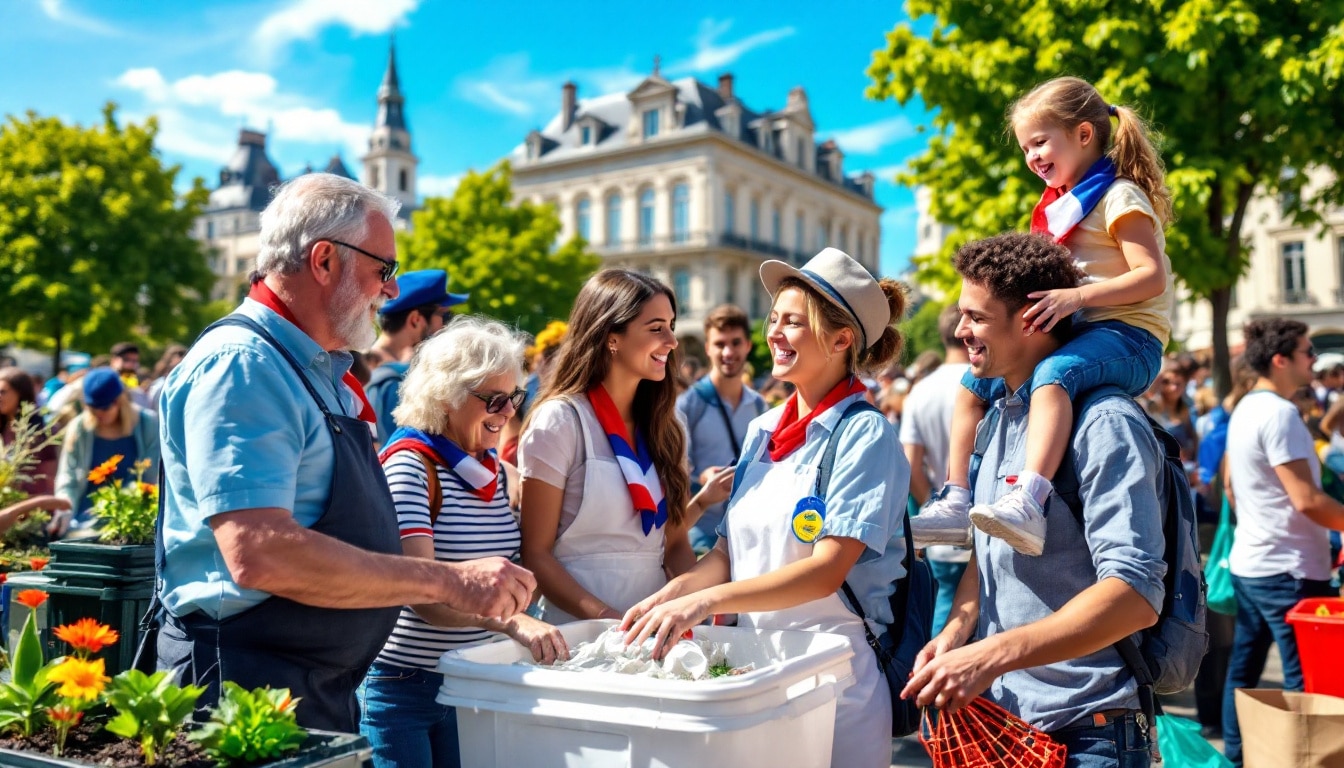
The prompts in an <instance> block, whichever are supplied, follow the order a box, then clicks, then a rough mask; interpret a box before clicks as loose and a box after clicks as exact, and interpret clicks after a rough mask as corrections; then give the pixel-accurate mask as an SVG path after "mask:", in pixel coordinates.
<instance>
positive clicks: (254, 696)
mask: <svg viewBox="0 0 1344 768" xmlns="http://www.w3.org/2000/svg"><path fill="white" fill-rule="evenodd" d="M18 599H19V602H20V604H22V605H24V606H26V607H28V608H29V614H28V618H27V620H26V621H25V623H24V627H23V630H22V631H21V633H20V635H19V640H18V642H17V643H15V649H14V654H13V663H12V665H11V666H10V675H9V679H7V680H4V681H2V682H0V764H3V765H6V766H15V768H58V767H59V768H76V767H84V766H90V767H91V766H98V767H100V768H107V767H108V766H111V767H112V768H140V766H173V767H174V768H233V767H234V766H256V767H257V768H260V767H261V766H266V767H267V768H300V767H301V766H311V765H319V764H320V765H323V766H328V767H329V768H358V767H359V766H361V765H362V764H363V763H364V760H365V758H366V756H367V754H368V753H369V748H368V742H367V741H366V740H365V739H364V738H363V737H362V736H356V735H353V734H340V733H320V732H308V731H305V730H304V729H302V728H300V727H299V725H298V723H297V722H296V720H295V716H294V710H295V707H296V705H297V701H296V700H294V699H292V698H290V695H289V691H287V690H271V689H269V688H258V689H256V690H253V691H248V690H245V689H243V688H240V687H239V686H237V685H234V684H233V683H229V682H226V683H224V691H223V696H222V697H221V700H220V703H219V705H218V706H217V707H215V708H214V709H212V710H211V711H210V713H209V719H208V720H207V721H206V722H205V723H204V724H202V725H201V726H200V727H199V728H196V729H194V730H193V729H191V728H190V725H189V722H188V721H189V718H190V717H191V715H192V713H193V711H194V710H195V704H196V699H197V698H198V697H199V696H200V695H201V693H202V692H203V690H204V689H203V688H199V687H197V686H193V685H188V686H178V685H174V684H173V683H172V682H171V681H170V680H169V679H168V675H167V673H166V672H156V673H154V674H152V675H146V674H145V673H143V672H140V671H139V670H135V669H131V670H127V671H125V672H121V673H118V674H117V675H115V676H112V677H109V676H108V675H107V674H106V669H105V666H104V663H103V659H102V658H99V657H98V656H97V654H98V653H99V652H101V651H103V650H104V649H105V648H106V647H107V646H109V645H114V644H116V643H117V642H118V640H119V639H120V638H119V636H118V633H117V631H116V630H114V629H112V628H111V627H109V626H107V625H106V624H101V623H99V622H97V621H94V620H93V619H90V618H83V619H80V620H79V621H76V622H74V623H73V624H67V625H63V626H59V627H57V628H56V629H55V630H54V634H55V636H56V637H57V638H58V639H60V640H61V641H62V642H63V643H65V644H66V645H68V646H69V653H67V654H66V655H64V656H57V657H55V658H52V659H51V660H49V661H45V662H44V657H43V653H42V643H41V641H40V640H39V638H38V630H37V622H36V619H35V615H36V609H37V608H38V607H39V606H41V605H42V603H43V602H44V601H45V600H46V599H47V595H46V594H44V593H43V592H41V591H40V590H27V591H24V592H23V593H21V594H20V595H19V598H18Z"/></svg>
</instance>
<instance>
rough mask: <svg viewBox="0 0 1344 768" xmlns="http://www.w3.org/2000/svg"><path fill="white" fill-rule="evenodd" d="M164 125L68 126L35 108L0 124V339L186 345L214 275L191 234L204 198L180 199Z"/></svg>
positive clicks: (201, 194) (199, 188)
mask: <svg viewBox="0 0 1344 768" xmlns="http://www.w3.org/2000/svg"><path fill="white" fill-rule="evenodd" d="M157 133H158V124H157V122H156V121H155V119H154V118H152V117H151V118H150V119H149V120H147V121H146V122H145V124H144V125H135V124H128V125H125V126H121V125H118V123H117V120H116V106H115V105H113V104H110V103H109V104H108V105H107V106H106V107H104V108H103V122H102V124H101V125H97V126H92V127H88V128H85V127H82V126H78V125H73V126H72V125H65V124H64V123H62V122H61V121H60V120H58V119H56V118H52V117H39V116H38V115H37V114H36V113H34V112H29V113H28V114H27V115H26V117H24V118H22V119H21V118H19V117H16V116H10V117H9V118H8V121H7V122H6V123H5V124H4V125H3V126H0V296H3V299H4V300H3V301H0V329H3V330H0V340H4V341H8V342H15V343H19V344H24V345H31V346H37V347H40V348H46V349H52V350H53V351H54V353H55V355H56V357H57V359H59V355H60V351H61V349H63V348H69V347H82V348H85V349H90V350H96V351H99V352H101V351H103V350H106V349H107V348H108V347H110V346H111V345H112V344H114V343H116V342H117V341H120V340H124V339H138V340H141V341H146V342H151V343H152V342H154V341H155V340H159V341H167V340H175V339H185V338H188V336H187V333H188V332H189V331H190V330H192V329H195V328H199V327H200V326H201V325H202V323H203V321H204V319H205V318H203V317H201V315H202V313H203V312H204V309H205V304H204V302H203V301H202V299H203V297H205V296H207V295H208V294H209V291H210V286H211V285H212V284H213V282H214V276H213V274H212V273H211V272H210V268H209V265H208V264H207V262H206V258H205V255H204V253H203V250H202V247H201V245H200V244H199V243H198V242H197V241H195V240H193V239H192V238H191V237H190V236H189V235H188V232H189V230H190V228H191V226H192V224H193V223H194V221H195V219H196V217H197V216H198V215H199V214H200V212H201V208H202V206H203V205H204V204H205V202H206V199H207V197H208V193H207V192H206V190H205V188H204V186H203V185H202V182H201V180H200V179H196V180H195V181H194V183H193V185H192V188H191V190H190V191H188V192H187V193H186V194H185V195H183V196H180V197H179V195H178V194H177V193H176V192H175V191H174V188H173V185H174V183H175V182H176V180H177V174H178V172H179V170H180V167H179V166H171V167H165V166H164V164H163V162H162V160H161V159H160V157H159V155H158V153H157V152H156V151H155V149H154V138H155V135H156V134H157Z"/></svg>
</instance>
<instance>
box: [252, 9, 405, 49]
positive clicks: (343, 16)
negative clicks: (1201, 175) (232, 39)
mask: <svg viewBox="0 0 1344 768" xmlns="http://www.w3.org/2000/svg"><path fill="white" fill-rule="evenodd" d="M419 4H420V0H294V2H291V3H289V5H287V6H285V7H284V8H282V9H280V10H279V11H276V12H275V13H272V14H271V15H270V16H267V17H266V18H265V19H263V20H262V22H261V26H259V27H258V28H257V31H256V33H254V34H253V36H252V40H253V42H254V43H255V44H256V45H257V47H258V48H260V49H261V51H262V52H263V53H266V54H271V53H274V52H275V51H277V50H279V49H280V48H282V47H283V46H285V45H286V44H288V43H290V42H292V41H294V40H311V39H313V37H315V36H316V35H317V33H318V32H320V31H322V30H323V29H325V28H326V27H329V26H336V25H339V26H344V27H348V28H349V29H350V30H351V31H352V32H354V33H355V34H357V35H376V34H382V33H384V32H387V31H389V30H391V29H392V28H393V27H396V26H398V25H400V24H401V23H402V22H403V21H405V19H406V16H407V15H409V14H410V13H411V12H412V11H414V10H415V9H416V6H418V5H419Z"/></svg>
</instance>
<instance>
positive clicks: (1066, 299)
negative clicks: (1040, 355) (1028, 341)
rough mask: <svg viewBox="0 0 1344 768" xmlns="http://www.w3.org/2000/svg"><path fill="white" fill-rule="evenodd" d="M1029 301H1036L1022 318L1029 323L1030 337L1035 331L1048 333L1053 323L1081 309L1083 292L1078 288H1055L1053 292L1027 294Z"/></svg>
mask: <svg viewBox="0 0 1344 768" xmlns="http://www.w3.org/2000/svg"><path fill="white" fill-rule="evenodd" d="M1027 298H1029V299H1038V301H1037V302H1036V303H1035V304H1032V305H1031V307H1030V308H1029V309H1027V311H1026V312H1023V313H1022V318H1023V319H1024V320H1028V321H1030V322H1031V331H1030V332H1029V333H1028V334H1027V335H1028V336H1030V335H1031V334H1032V333H1035V332H1037V331H1045V332H1046V333H1049V332H1050V330H1051V329H1053V328H1054V327H1055V323H1058V322H1059V321H1060V320H1063V319H1064V318H1066V317H1070V316H1072V315H1073V313H1074V312H1077V311H1078V310H1080V309H1082V308H1083V292H1082V290H1081V289H1079V288H1056V289H1055V290H1053V291H1034V292H1032V293H1028V294H1027Z"/></svg>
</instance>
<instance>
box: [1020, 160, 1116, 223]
mask: <svg viewBox="0 0 1344 768" xmlns="http://www.w3.org/2000/svg"><path fill="white" fill-rule="evenodd" d="M1113 183H1115V163H1113V162H1111V158H1109V157H1103V158H1101V159H1100V160H1098V161H1097V162H1095V163H1093V164H1092V167H1091V168H1088V169H1087V173H1085V174H1083V178H1082V179H1080V180H1079V181H1078V183H1077V184H1075V185H1073V189H1070V190H1069V191H1067V192H1061V191H1060V189H1059V188H1057V187H1046V188H1045V192H1043V193H1041V201H1040V202H1039V203H1037V204H1036V207H1035V208H1034V209H1032V211H1031V231H1032V234H1036V235H1048V236H1049V237H1050V239H1051V240H1054V241H1055V242H1056V243H1063V242H1064V238H1066V237H1068V236H1069V234H1070V233H1071V232H1073V228H1074V227H1076V226H1078V224H1079V222H1081V221H1082V220H1083V219H1085V218H1087V215H1088V214H1089V213H1091V212H1092V209H1093V208H1096V207H1097V203H1100V202H1101V198H1103V197H1105V196H1106V190H1108V189H1110V187H1111V184H1113Z"/></svg>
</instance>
